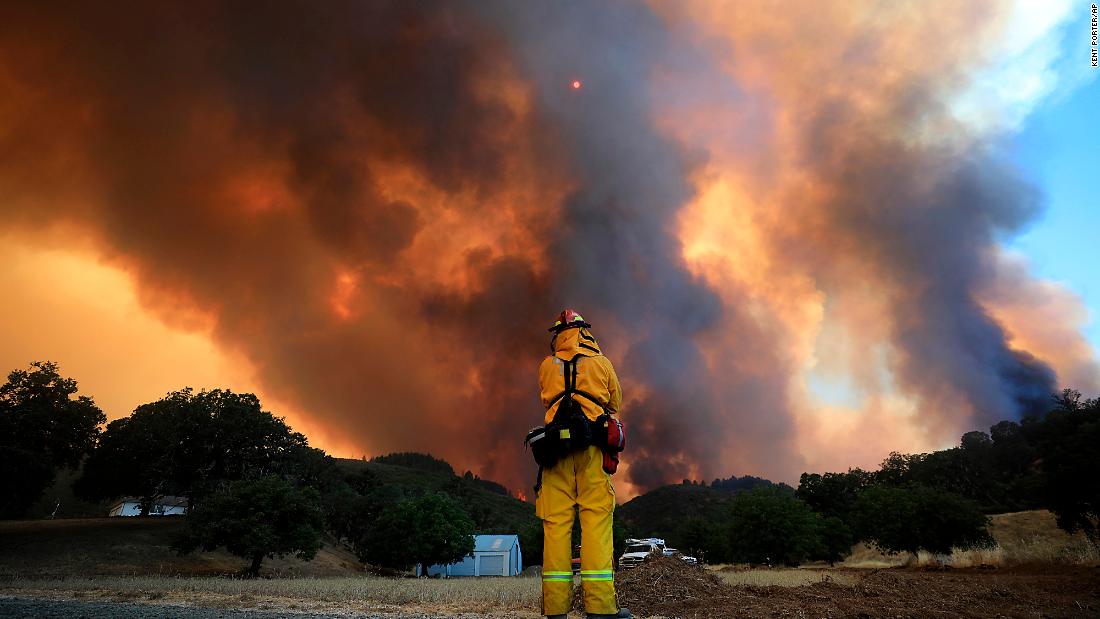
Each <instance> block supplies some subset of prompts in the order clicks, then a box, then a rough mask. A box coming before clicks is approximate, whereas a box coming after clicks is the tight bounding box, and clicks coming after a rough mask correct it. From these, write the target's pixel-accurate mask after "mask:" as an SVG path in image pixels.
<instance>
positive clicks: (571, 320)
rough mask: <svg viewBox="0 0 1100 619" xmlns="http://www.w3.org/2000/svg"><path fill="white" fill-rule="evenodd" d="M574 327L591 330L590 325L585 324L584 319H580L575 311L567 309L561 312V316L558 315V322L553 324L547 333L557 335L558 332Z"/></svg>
mask: <svg viewBox="0 0 1100 619" xmlns="http://www.w3.org/2000/svg"><path fill="white" fill-rule="evenodd" d="M574 327H584V328H586V329H590V328H592V325H590V324H588V323H587V322H585V321H584V318H581V315H580V314H578V313H577V312H576V311H575V310H571V309H567V310H562V312H561V314H559V315H558V321H557V322H555V323H554V326H552V327H550V328H549V329H547V331H553V332H554V333H558V332H559V331H564V330H566V329H572V328H574Z"/></svg>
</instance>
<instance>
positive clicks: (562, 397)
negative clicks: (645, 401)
mask: <svg viewBox="0 0 1100 619" xmlns="http://www.w3.org/2000/svg"><path fill="white" fill-rule="evenodd" d="M591 327H592V325H590V324H588V323H587V322H585V321H584V319H583V318H581V315H580V314H578V313H577V312H575V311H573V310H570V309H567V310H565V311H563V312H562V313H561V315H560V316H558V320H557V322H555V323H554V326H553V327H551V328H550V329H549V330H550V332H551V333H553V337H552V339H551V340H550V349H551V351H552V353H553V354H552V355H550V356H548V357H546V358H545V359H544V360H543V362H542V365H541V366H540V367H539V387H540V388H541V391H542V404H543V407H544V408H545V409H546V417H545V423H546V424H547V425H548V426H549V425H550V424H551V422H553V421H554V419H555V416H556V415H557V414H558V409H559V407H561V406H568V407H571V408H572V410H573V411H577V410H578V409H577V405H579V411H580V412H583V415H584V417H587V419H588V421H590V422H596V421H597V419H599V418H600V417H601V416H602V415H605V414H610V415H614V414H616V413H617V412H618V411H619V406H620V405H621V404H622V391H621V389H620V387H619V378H618V377H617V376H616V375H615V368H614V367H612V366H611V362H610V361H608V359H607V357H605V356H603V353H602V352H600V346H599V344H598V343H596V338H594V337H592V333H591V332H589V329H590V328H591ZM570 379H572V380H573V381H574V382H572V384H570V382H569V381H570ZM567 386H571V387H572V388H570V389H568V390H567ZM570 398H571V399H572V400H573V401H574V402H575V403H576V404H573V403H572V402H569V403H567V400H568V399H570ZM577 414H579V413H577ZM616 462H617V460H616ZM612 470H613V469H612ZM540 474H541V484H540V486H539V490H538V494H537V496H536V498H535V511H536V513H537V514H538V517H539V518H540V519H541V520H542V526H543V551H542V611H543V613H544V614H545V615H546V616H547V617H550V618H551V619H555V618H561V619H564V618H565V617H566V615H567V613H568V612H569V609H570V608H571V607H572V605H573V572H572V552H571V551H570V549H571V548H572V543H571V540H572V536H573V520H574V514H575V511H576V510H577V508H579V511H580V519H581V573H580V576H581V585H582V586H583V587H584V609H585V611H586V612H587V613H588V617H590V618H596V617H601V618H602V617H631V614H630V611H628V610H627V609H625V608H619V605H618V602H617V600H616V599H615V574H614V571H613V570H612V559H613V554H614V550H613V541H612V530H611V529H612V515H613V513H614V511H615V489H614V488H613V487H612V485H611V475H610V474H609V473H608V471H607V470H605V461H604V452H603V451H602V450H601V448H600V447H598V446H596V445H588V446H587V447H583V448H578V449H577V450H574V451H571V452H570V453H569V454H568V455H566V456H565V457H563V458H562V459H561V460H559V461H558V462H556V463H555V464H554V465H553V466H551V467H549V468H546V469H545V470H542V471H541V473H540Z"/></svg>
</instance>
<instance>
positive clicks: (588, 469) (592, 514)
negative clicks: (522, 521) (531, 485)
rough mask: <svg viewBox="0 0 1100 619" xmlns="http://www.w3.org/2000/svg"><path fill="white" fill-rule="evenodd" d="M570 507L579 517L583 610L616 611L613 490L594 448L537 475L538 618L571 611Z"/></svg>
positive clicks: (609, 478)
mask: <svg viewBox="0 0 1100 619" xmlns="http://www.w3.org/2000/svg"><path fill="white" fill-rule="evenodd" d="M574 506H580V514H581V584H582V585H583V586H584V609H585V611H586V612H589V613H594V614H614V613H617V612H618V611H619V605H618V602H617V601H616V600H615V573H614V572H613V571H612V569H611V561H612V554H613V553H614V549H613V546H612V534H611V525H612V514H614V512H615V489H614V488H613V487H612V486H611V476H610V475H608V474H607V473H606V472H605V471H604V470H603V453H602V452H601V451H600V449H599V448H598V447H588V448H587V449H585V450H583V451H576V452H573V453H572V454H570V455H569V456H567V457H566V458H564V459H563V460H561V461H560V462H558V463H557V464H555V465H554V466H553V467H552V468H549V469H545V470H543V472H542V488H541V489H540V490H539V493H538V496H537V497H536V498H535V513H536V514H537V515H538V517H539V518H541V519H542V532H543V545H542V612H543V614H545V615H561V614H565V613H568V612H569V609H570V608H571V607H572V605H573V571H572V559H573V552H572V537H573V515H574Z"/></svg>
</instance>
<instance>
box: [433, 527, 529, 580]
mask: <svg viewBox="0 0 1100 619" xmlns="http://www.w3.org/2000/svg"><path fill="white" fill-rule="evenodd" d="M522 571H523V552H522V551H521V550H520V547H519V536H517V535H475V536H474V552H473V554H470V555H467V557H466V558H465V559H463V560H462V561H459V562H458V563H452V564H450V565H433V566H431V567H429V568H428V576H444V577H450V576H519V573H520V572H522ZM417 573H418V574H419V569H418V570H417Z"/></svg>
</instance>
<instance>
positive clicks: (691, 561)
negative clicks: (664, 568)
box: [664, 548, 699, 565]
mask: <svg viewBox="0 0 1100 619" xmlns="http://www.w3.org/2000/svg"><path fill="white" fill-rule="evenodd" d="M664 555H665V556H666V557H679V558H680V560H681V561H683V562H684V563H687V564H688V565H699V559H696V558H695V557H693V556H691V555H686V554H684V553H682V552H680V551H679V550H676V549H675V548H665V551H664Z"/></svg>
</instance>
